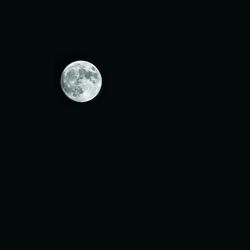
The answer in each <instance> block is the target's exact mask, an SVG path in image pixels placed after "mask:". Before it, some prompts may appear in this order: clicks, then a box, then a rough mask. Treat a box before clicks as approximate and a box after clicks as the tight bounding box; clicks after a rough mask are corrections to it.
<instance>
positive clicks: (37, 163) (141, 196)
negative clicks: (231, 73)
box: [0, 1, 231, 247]
mask: <svg viewBox="0 0 250 250" xmlns="http://www.w3.org/2000/svg"><path fill="white" fill-rule="evenodd" d="M209 8H210V9H211V8H212V10H213V11H210V9H209ZM221 11H223V12H224V11H225V6H223V8H221V9H220V8H219V6H217V5H216V4H215V5H214V6H212V7H211V6H210V3H209V4H206V3H204V5H203V6H202V5H199V4H198V3H193V4H191V3H189V2H188V3H181V2H176V3H175V5H174V4H166V3H165V2H164V3H162V4H159V3H156V2H154V3H152V2H146V1H144V2H143V3H140V4H139V3H138V4H135V2H133V3H129V2H120V1H116V3H113V2H112V3H111V2H107V1H103V2H102V3H100V2H93V1H90V2H87V1H81V2H75V1H74V2H66V3H64V2H60V3H55V2H50V3H49V4H48V3H45V2H43V3H38V2H37V1H35V2H33V3H24V2H23V1H22V2H20V3H12V2H11V6H9V7H6V6H4V7H1V15H0V18H1V20H0V25H1V47H0V50H1V57H0V61H1V63H2V67H1V70H2V71H1V98H0V100H1V106H0V107H1V108H0V110H1V117H0V118H1V119H0V123H1V138H0V139H1V153H0V156H1V174H0V178H1V182H0V183H1V184H2V189H1V190H2V192H1V197H2V200H1V204H3V205H2V206H1V208H5V210H6V213H4V212H2V217H3V218H6V220H7V221H8V223H7V226H6V229H4V231H5V232H7V234H10V235H11V240H10V241H9V242H8V244H10V243H12V242H18V243H19V242H22V241H25V240H26V237H27V236H28V240H27V241H28V242H30V239H35V240H36V239H37V238H39V237H42V239H38V240H36V241H37V243H38V242H39V244H40V242H41V243H43V242H44V241H45V240H44V239H45V238H47V235H48V234H50V237H49V238H51V239H52V238H53V239H55V240H57V239H58V240H57V243H56V244H58V242H63V243H64V239H63V240H62V238H63V237H62V235H64V234H63V233H65V232H66V234H67V233H68V231H69V230H70V231H71V232H72V233H73V234H74V232H75V231H77V233H76V234H74V240H73V241H72V240H71V241H70V244H71V245H72V242H76V241H75V239H77V238H81V239H82V237H86V235H88V234H89V235H90V236H92V237H93V236H94V237H95V238H94V239H93V240H92V241H91V245H93V244H95V243H96V242H98V243H99V242H101V244H103V242H106V241H108V240H109V239H110V237H111V241H112V242H113V241H114V239H117V240H118V241H120V243H121V242H122V244H123V242H124V243H126V242H128V239H129V238H131V235H133V236H132V238H133V239H138V240H139V241H140V245H141V242H146V243H147V238H152V235H153V232H152V230H153V231H154V232H155V234H157V240H153V246H154V247H155V242H159V240H158V238H161V236H162V238H163V237H164V239H165V237H166V235H167V236H168V234H166V233H165V228H167V227H168V228H169V229H170V230H169V231H170V232H171V233H172V234H175V235H176V236H177V235H178V240H176V241H175V242H180V240H179V239H182V240H181V242H186V241H183V238H180V237H179V231H180V230H183V232H184V234H186V232H191V233H192V235H195V236H196V237H195V241H196V238H197V232H196V231H197V230H196V231H195V232H194V233H193V231H192V230H191V227H192V226H193V227H196V228H197V229H199V232H200V234H204V231H203V230H200V228H202V227H204V225H206V227H207V225H208V224H209V223H207V222H206V221H205V222H204V220H205V219H204V218H208V220H210V224H212V226H213V228H214V225H217V223H218V222H217V221H216V222H214V218H217V217H216V216H213V212H214V213H217V211H218V204H219V202H218V203H217V202H216V204H215V205H211V204H213V203H210V201H209V199H211V200H212V199H214V194H213V193H212V192H211V190H212V189H213V188H214V189H216V188H215V186H216V183H221V180H222V179H225V178H226V177H225V173H222V174H221V173H219V170H218V168H216V166H217V165H218V164H219V165H223V159H221V160H220V161H218V160H217V159H215V158H216V156H219V155H220V154H221V148H222V147H220V143H221V141H222V140H223V139H220V138H221V137H216V133H214V131H215V132H216V131H218V130H221V131H223V129H224V128H223V127H222V126H221V127H220V125H219V122H218V121H219V119H216V118H218V117H219V116H221V114H223V109H221V110H218V108H216V111H217V113H218V114H217V113H215V112H214V110H215V109H213V105H214V103H215V102H216V97H218V96H219V91H218V85H216V83H217V82H219V81H220V80H221V79H218V78H216V77H215V72H219V71H221V61H220V60H221V58H220V54H219V53H217V54H216V55H215V49H216V48H217V47H218V50H220V51H221V48H223V47H224V44H223V43H220V39H219V37H220V34H222V33H223V31H224V30H225V27H224V23H226V22H227V20H224V19H223V20H222V22H215V25H213V21H214V20H215V19H216V16H217V17H220V16H221V15H220V13H221ZM211 34H213V35H211ZM75 60H86V61H90V62H91V63H93V64H94V65H96V66H97V68H98V69H99V70H100V72H101V74H102V79H103V85H102V89H101V91H100V93H99V94H98V96H97V97H96V98H94V99H93V100H92V101H90V102H87V103H75V102H73V101H71V100H70V99H68V98H67V97H66V96H65V95H64V94H63V92H62V90H61V87H60V76H61V73H62V71H63V69H64V68H65V66H67V65H68V64H69V63H71V62H72V61H75ZM211 72H212V73H211ZM211 117H213V119H211ZM219 132H220V131H219ZM215 137H216V138H215ZM218 138H219V139H218ZM228 138H230V136H229V137H228ZM216 146H217V147H216ZM213 167H214V168H216V169H215V170H214V169H213ZM225 172H226V171H225ZM211 176H212V178H210V177H211ZM229 180H231V179H229ZM221 185H223V184H221ZM225 189H227V186H226V185H225V186H223V191H222V192H221V193H220V192H218V191H217V190H216V191H215V193H217V195H219V199H218V200H220V201H221V200H223V199H222V198H221V197H224V193H225V192H224V190H225ZM206 209H209V211H206ZM8 214H10V216H8ZM221 214H224V210H222V213H221ZM220 217H221V216H220ZM194 218H197V221H198V223H197V224H195V219H194ZM29 220H30V221H29ZM88 220H90V221H91V223H87V221H88ZM11 221H14V223H11ZM171 221H173V223H172V224H171ZM68 224H69V225H70V226H68ZM75 224H77V225H75ZM16 225H17V226H16ZM169 225H170V226H169ZM25 226H26V227H29V228H30V229H31V230H27V231H25ZM37 226H39V228H41V230H43V229H44V230H43V232H42V233H41V234H40V233H39V232H37V230H33V229H35V228H37ZM121 227H122V228H123V230H124V231H126V232H124V233H123V232H121V230H119V229H120V228H121ZM58 228H59V230H58ZM109 228H111V229H110V230H109ZM162 228H163V229H162ZM208 228H209V226H208ZM84 229H85V230H86V231H87V234H85V233H82V231H83V230H84ZM112 229H113V230H112ZM13 230H16V232H17V234H19V235H21V233H20V232H23V234H25V236H26V237H21V239H22V241H18V240H17V241H16V240H14V241H13V239H16V237H14V236H12V235H13V234H12V232H13ZM30 231H32V232H30ZM61 231H63V233H62V234H61V233H60V232H61ZM158 231H160V233H158ZM144 232H145V233H144ZM98 233H99V234H101V235H104V237H103V238H104V239H103V240H102V239H101V238H99V236H97V237H96V235H98ZM105 233H106V234H108V236H109V237H105ZM33 234H36V237H35V236H34V237H33ZM56 234H59V235H60V237H58V238H57V237H56ZM140 234H141V235H142V236H141V237H140ZM147 234H149V235H150V237H147ZM40 235H41V236H40ZM170 235H171V234H170ZM187 235H188V234H187ZM206 235H209V237H210V235H211V234H210V233H209V234H206ZM218 235H220V234H218ZM145 236H146V237H145ZM65 238H68V235H67V237H65ZM188 238H189V240H190V239H192V237H188ZM82 242H84V243H82ZM82 242H81V243H80V244H85V239H84V241H82ZM204 242H207V241H206V240H205V241H204ZM104 244H105V243H104ZM50 245H51V244H50ZM133 245H134V244H133Z"/></svg>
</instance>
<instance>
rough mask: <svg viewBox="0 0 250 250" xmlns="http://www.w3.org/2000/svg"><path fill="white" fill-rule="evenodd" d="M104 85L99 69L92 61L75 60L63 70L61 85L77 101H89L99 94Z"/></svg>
mask: <svg viewBox="0 0 250 250" xmlns="http://www.w3.org/2000/svg"><path fill="white" fill-rule="evenodd" d="M101 86H102V77H101V74H100V72H99V70H98V69H97V68H96V67H95V66H94V65H93V64H92V63H90V62H87V61H75V62H72V63H70V64H69V65H68V66H67V67H66V68H65V69H64V70H63V72H62V75H61V87H62V90H63V92H64V93H65V95H66V96H67V97H68V98H70V99H71V100H73V101H76V102H87V101H90V100H92V99H93V98H95V97H96V96H97V94H98V93H99V91H100V89H101Z"/></svg>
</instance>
